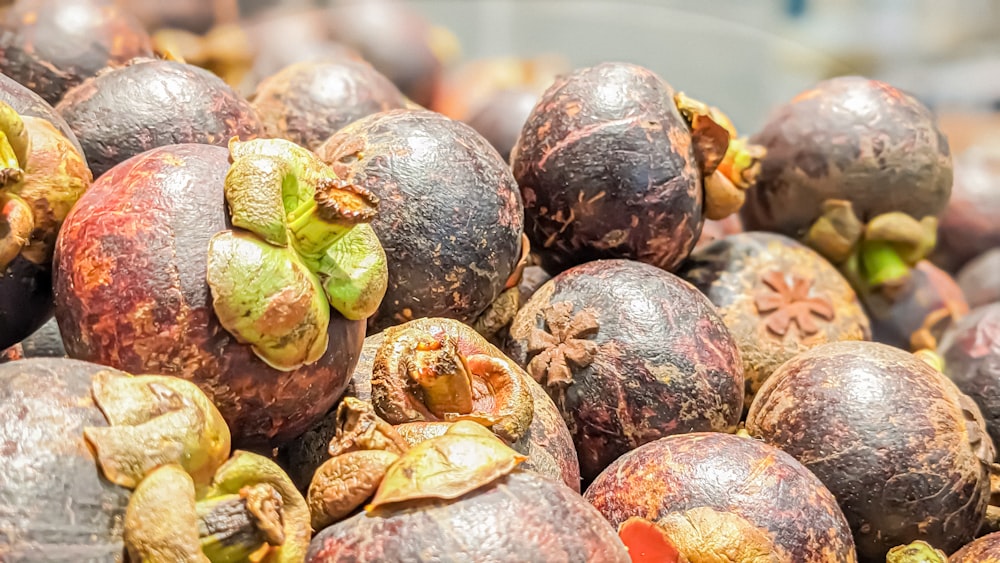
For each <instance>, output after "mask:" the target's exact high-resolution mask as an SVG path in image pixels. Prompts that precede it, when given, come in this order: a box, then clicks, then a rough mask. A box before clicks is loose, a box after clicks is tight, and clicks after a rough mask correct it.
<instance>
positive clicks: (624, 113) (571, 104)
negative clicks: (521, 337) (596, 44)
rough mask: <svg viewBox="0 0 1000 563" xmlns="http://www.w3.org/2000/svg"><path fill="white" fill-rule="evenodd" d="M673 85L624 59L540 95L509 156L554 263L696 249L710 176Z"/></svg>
mask: <svg viewBox="0 0 1000 563" xmlns="http://www.w3.org/2000/svg"><path fill="white" fill-rule="evenodd" d="M611 92H613V94H612V93H611ZM673 95H674V91H673V89H672V88H671V87H670V85H668V84H667V83H666V82H664V81H663V80H662V79H660V78H659V77H658V76H656V75H655V74H654V73H653V72H651V71H649V70H647V69H645V68H642V67H639V66H635V65H631V64H624V63H604V64H600V65H597V66H594V67H589V68H585V69H581V70H577V71H575V72H573V73H570V74H568V75H565V76H563V77H561V78H559V79H557V80H556V82H555V83H554V84H553V85H552V86H550V87H549V89H548V90H546V92H545V93H544V94H543V95H542V97H541V100H539V102H538V104H537V105H536V106H535V109H534V111H533V112H532V114H531V116H530V117H529V118H528V121H527V122H526V123H525V125H524V127H523V129H522V130H521V136H520V140H519V141H518V143H517V145H515V147H514V150H513V151H512V153H511V159H510V160H511V167H512V169H513V171H514V177H515V178H516V179H517V183H518V185H519V186H520V188H521V194H522V197H523V198H524V213H525V232H526V233H527V234H528V237H529V238H530V239H531V247H532V250H533V251H534V252H536V253H537V254H538V255H539V256H540V257H541V259H542V266H543V267H545V269H546V270H548V271H549V272H552V273H553V274H555V273H558V272H561V271H562V270H565V269H566V268H569V267H571V266H574V265H578V264H582V263H584V262H588V261H592V260H597V259H607V258H628V259H633V260H638V261H641V262H646V263H648V264H653V265H654V266H658V267H661V268H663V269H666V270H673V269H674V268H676V267H677V265H678V264H680V262H681V261H682V260H684V258H686V257H687V255H688V254H689V253H690V252H691V249H692V248H693V247H694V244H695V242H696V241H697V240H698V236H699V235H700V234H701V227H702V221H703V217H702V201H703V194H702V183H701V179H700V176H699V173H698V170H697V165H696V163H695V159H694V151H693V148H692V146H691V132H690V130H689V129H688V126H687V124H686V123H685V122H684V119H683V118H682V117H681V115H680V113H679V112H678V110H677V106H676V105H675V104H674V101H673Z"/></svg>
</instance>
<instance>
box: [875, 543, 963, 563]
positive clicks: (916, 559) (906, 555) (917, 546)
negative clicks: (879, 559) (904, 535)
mask: <svg viewBox="0 0 1000 563" xmlns="http://www.w3.org/2000/svg"><path fill="white" fill-rule="evenodd" d="M885 562H886V563H948V556H947V555H945V554H944V552H943V551H941V550H940V549H934V547H933V546H932V545H931V544H929V543H927V542H925V541H915V542H913V543H911V544H908V545H899V546H896V547H894V548H892V549H890V550H889V553H887V554H886V556H885Z"/></svg>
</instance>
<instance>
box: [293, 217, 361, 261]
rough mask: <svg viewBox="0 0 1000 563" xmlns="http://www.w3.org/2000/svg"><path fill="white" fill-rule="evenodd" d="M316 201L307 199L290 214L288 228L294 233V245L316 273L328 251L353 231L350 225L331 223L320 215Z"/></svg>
mask: <svg viewBox="0 0 1000 563" xmlns="http://www.w3.org/2000/svg"><path fill="white" fill-rule="evenodd" d="M318 211H319V205H318V204H317V203H316V200H315V199H307V200H305V201H303V202H301V203H300V204H299V206H298V207H296V208H295V209H293V210H292V212H291V213H289V214H288V228H289V230H290V231H291V232H292V245H293V246H294V247H295V250H296V252H298V253H299V255H300V256H301V257H302V259H303V260H304V261H305V262H306V265H307V266H309V269H310V270H313V271H314V272H315V271H316V270H317V269H318V268H319V261H320V259H321V258H322V257H323V256H324V254H325V253H326V249H327V248H329V247H330V246H331V245H332V244H333V243H335V242H337V240H339V239H340V238H341V237H342V236H344V235H346V234H347V232H348V231H350V230H351V227H352V226H350V225H341V224H336V223H330V222H327V221H325V220H323V219H322V218H321V217H320V216H319V214H318Z"/></svg>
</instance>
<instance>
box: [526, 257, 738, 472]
mask: <svg viewBox="0 0 1000 563" xmlns="http://www.w3.org/2000/svg"><path fill="white" fill-rule="evenodd" d="M507 351H508V355H509V356H510V357H511V359H513V360H514V361H516V362H517V363H518V364H520V365H521V366H523V367H524V368H525V370H526V371H527V373H528V374H529V375H531V376H532V377H533V378H534V379H535V381H538V382H539V383H541V384H542V385H543V386H544V387H545V390H546V391H547V392H548V393H549V396H551V397H552V399H553V401H554V402H555V404H556V406H557V407H559V411H560V412H561V413H562V416H563V419H564V420H565V421H566V425H567V426H568V427H569V430H570V433H571V434H572V435H573V440H574V443H575V444H576V451H577V454H578V456H579V459H580V472H581V474H582V475H583V479H584V483H589V482H590V481H591V480H593V479H594V477H596V476H597V474H598V473H600V472H601V470H603V469H604V468H605V467H606V466H607V465H608V464H609V463H611V462H612V461H614V460H615V459H617V458H618V457H620V456H621V455H623V454H625V453H626V452H628V451H630V450H633V449H635V448H637V447H639V446H641V445H643V444H645V443H647V442H651V441H653V440H656V439H658V438H662V437H664V436H667V435H671V434H681V433H686V432H700V431H716V432H735V431H736V424H737V423H738V422H739V419H740V415H741V414H742V411H743V386H744V381H743V362H742V361H741V360H740V355H739V350H738V348H737V344H736V342H735V340H734V339H733V337H732V336H731V335H730V334H729V331H728V330H727V329H726V325H725V324H724V323H723V321H722V319H721V318H720V317H719V315H718V314H717V313H716V311H715V307H714V306H713V305H712V303H711V302H710V301H709V300H708V299H707V298H706V297H705V296H704V295H702V294H701V293H699V292H698V290H697V289H695V288H694V287H693V286H692V285H691V284H689V283H687V282H685V281H684V280H682V279H680V278H678V277H677V276H675V275H673V274H670V273H668V272H665V271H663V270H661V269H659V268H656V267H654V266H650V265H647V264H642V263H639V262H633V261H630V260H603V261H597V262H591V263H588V264H583V265H581V266H577V267H574V268H571V269H569V270H567V271H565V272H563V273H561V274H559V275H557V276H556V277H554V278H552V279H551V280H549V281H548V282H546V283H545V285H543V286H542V287H541V289H539V290H538V291H537V292H536V293H535V294H534V295H533V296H532V297H531V299H530V300H528V302H527V303H526V304H525V306H524V307H523V308H522V309H521V310H520V311H518V313H517V316H516V317H515V319H514V322H513V324H512V325H511V329H510V341H509V343H508V346H507Z"/></svg>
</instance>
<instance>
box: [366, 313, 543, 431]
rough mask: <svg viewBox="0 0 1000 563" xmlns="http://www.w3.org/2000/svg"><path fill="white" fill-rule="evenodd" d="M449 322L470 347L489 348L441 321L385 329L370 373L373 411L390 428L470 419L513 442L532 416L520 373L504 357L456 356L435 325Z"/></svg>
mask: <svg viewBox="0 0 1000 563" xmlns="http://www.w3.org/2000/svg"><path fill="white" fill-rule="evenodd" d="M449 322H451V323H455V324H456V326H457V329H458V330H460V331H462V332H463V333H464V334H463V338H465V339H467V340H469V341H471V342H473V343H475V344H472V345H471V346H470V348H472V349H476V348H478V349H481V350H487V349H489V347H490V345H489V344H488V343H487V342H486V341H485V339H483V337H482V336H481V335H479V334H478V333H476V332H475V330H473V329H472V328H471V327H468V326H465V325H460V324H459V323H457V322H456V321H448V320H446V319H420V320H416V321H411V322H409V323H406V324H404V325H400V326H397V327H393V328H390V329H387V330H386V331H385V338H384V341H383V344H382V346H381V347H380V348H379V350H378V352H377V353H376V355H375V361H374V365H373V370H372V403H373V405H374V406H375V412H376V413H377V414H378V415H379V416H381V417H382V418H384V419H385V420H387V421H388V422H389V423H391V424H403V423H407V422H419V421H430V422H434V421H448V422H456V421H459V420H472V421H475V422H478V423H480V424H482V425H484V426H486V427H489V428H490V429H492V430H493V432H494V433H496V435H497V436H500V437H501V438H503V439H504V440H506V441H507V442H508V443H513V442H516V441H517V440H519V439H520V438H521V436H523V435H524V433H525V432H527V429H528V426H529V425H530V424H531V420H532V418H533V416H534V403H533V402H532V399H531V392H530V390H529V388H528V387H527V382H526V381H525V379H524V377H525V376H524V374H523V372H521V371H520V368H518V367H517V366H516V365H514V364H513V363H512V362H511V361H510V360H509V359H506V358H498V357H493V356H490V355H488V354H468V355H466V354H463V353H461V352H460V351H459V349H458V342H457V340H456V339H455V338H453V337H452V336H451V335H449V334H448V333H446V332H444V331H443V329H442V328H441V326H440V325H441V323H449Z"/></svg>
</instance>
